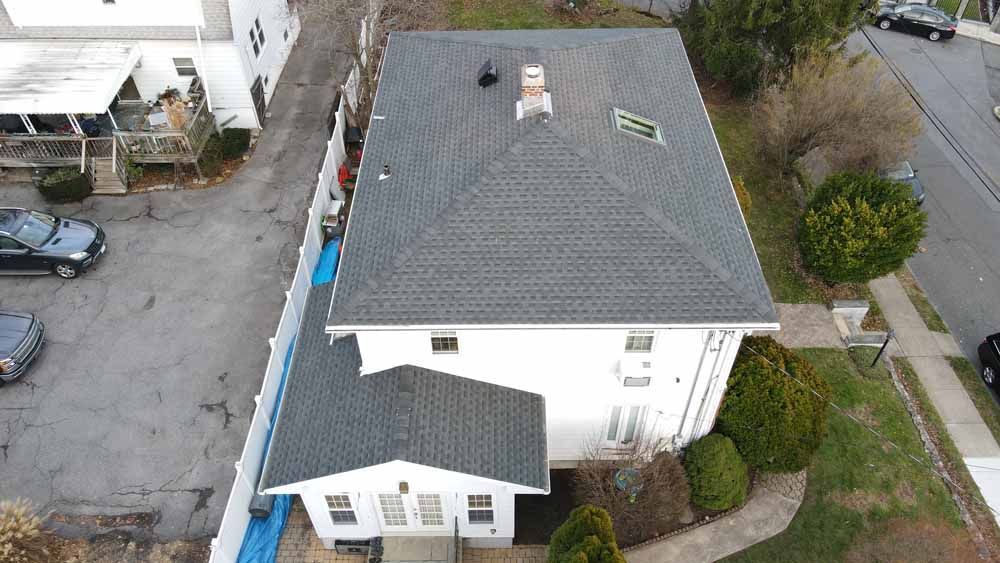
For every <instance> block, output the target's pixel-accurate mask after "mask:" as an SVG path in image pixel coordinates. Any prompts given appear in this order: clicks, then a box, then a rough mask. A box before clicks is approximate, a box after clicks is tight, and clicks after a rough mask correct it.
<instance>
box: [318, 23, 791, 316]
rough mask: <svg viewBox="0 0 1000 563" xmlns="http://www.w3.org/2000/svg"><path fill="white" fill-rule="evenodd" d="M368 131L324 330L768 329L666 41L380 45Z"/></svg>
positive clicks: (696, 101)
mask: <svg viewBox="0 0 1000 563" xmlns="http://www.w3.org/2000/svg"><path fill="white" fill-rule="evenodd" d="M486 60H491V61H492V62H493V63H494V64H495V65H496V67H497V71H498V76H499V82H498V83H497V84H495V85H492V86H488V87H485V88H480V87H479V86H478V85H477V84H476V71H477V70H478V69H479V68H480V66H481V65H482V64H483V63H484V62H485V61H486ZM529 63H538V64H541V65H543V66H544V69H545V81H546V89H547V90H548V91H549V93H550V95H551V100H552V114H551V115H550V116H535V117H529V118H526V119H523V120H518V119H517V118H516V115H515V104H514V102H515V101H516V100H518V98H519V91H520V90H519V88H520V68H521V66H522V65H524V64H529ZM615 108H617V109H621V110H624V111H627V112H629V113H632V114H635V115H638V116H641V117H643V118H645V119H648V120H651V121H655V122H657V123H658V124H659V125H660V127H661V130H662V137H663V144H659V143H655V142H651V141H649V140H647V139H643V138H640V137H638V136H636V135H633V134H629V133H626V132H622V131H619V130H617V129H616V128H615V126H614V119H613V117H612V114H613V111H614V109H615ZM373 114H374V115H375V119H373V121H372V125H371V128H370V130H369V132H368V138H367V140H366V144H365V154H364V165H363V166H362V169H361V172H360V177H359V181H358V184H357V185H358V189H357V194H356V195H355V199H354V203H353V209H352V214H351V221H350V223H349V229H348V233H347V238H346V246H345V253H344V258H343V263H342V265H341V268H340V272H339V274H338V280H337V285H336V291H335V294H334V296H333V299H332V302H331V306H330V314H329V319H328V322H327V324H328V328H329V329H331V330H333V329H346V330H350V329H352V328H364V327H371V326H461V325H497V324H499V325H524V324H631V325H636V324H653V325H655V324H664V325H675V324H737V325H738V324H750V325H755V324H770V323H775V322H776V321H777V316H776V314H775V312H774V306H773V304H772V302H771V297H770V293H769V291H768V288H767V285H766V284H765V282H764V278H763V275H762V273H761V270H760V265H759V263H758V261H757V258H756V255H755V253H754V249H753V246H752V243H751V241H750V236H749V233H748V231H747V229H746V225H745V223H744V221H743V218H742V216H741V213H740V210H739V205H738V203H737V201H736V198H735V194H734V192H733V188H732V185H731V183H730V180H729V176H728V173H727V171H726V168H725V164H724V162H723V160H722V156H721V153H720V152H719V149H718V145H717V143H716V140H715V137H714V134H713V131H712V127H711V124H710V122H709V121H708V117H707V115H706V113H705V110H704V106H703V104H702V101H701V98H700V95H699V93H698V90H697V86H696V84H695V82H694V79H693V75H692V73H691V69H690V66H689V64H688V61H687V57H686V54H685V52H684V48H683V45H682V44H681V41H680V38H679V35H678V34H677V32H676V31H675V30H672V29H653V30H640V29H619V30H566V31H555V30H546V31H537V32H536V31H504V32H438V33H394V34H393V35H392V36H391V38H390V40H389V45H388V48H387V50H386V54H385V60H384V63H383V74H382V77H381V80H380V83H379V90H378V95H377V98H376V103H375V108H374V112H373ZM385 166H388V167H389V169H390V175H389V176H388V178H385V179H379V176H380V175H381V174H382V173H383V171H384V167H385Z"/></svg>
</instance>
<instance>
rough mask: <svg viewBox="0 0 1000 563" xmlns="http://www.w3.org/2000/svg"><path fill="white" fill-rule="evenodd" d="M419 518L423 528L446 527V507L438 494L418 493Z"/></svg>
mask: <svg viewBox="0 0 1000 563" xmlns="http://www.w3.org/2000/svg"><path fill="white" fill-rule="evenodd" d="M416 496H417V518H418V521H419V525H420V526H421V527H423V528H442V527H444V506H443V505H442V503H441V495H439V494H437V493H417V495H416Z"/></svg>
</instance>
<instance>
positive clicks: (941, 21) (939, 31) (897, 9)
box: [875, 4, 958, 41]
mask: <svg viewBox="0 0 1000 563" xmlns="http://www.w3.org/2000/svg"><path fill="white" fill-rule="evenodd" d="M875 25H877V26H878V27H879V29H897V30H900V31H906V32H909V33H913V34H914V35H923V36H924V37H926V38H927V39H929V40H931V41H938V40H940V39H951V38H952V37H954V36H955V30H956V29H958V19H957V18H955V17H954V16H950V15H948V14H946V13H944V12H942V11H941V10H938V9H937V8H932V7H930V6H921V5H919V4H895V5H893V4H886V5H882V6H880V7H879V10H878V13H877V14H876V15H875Z"/></svg>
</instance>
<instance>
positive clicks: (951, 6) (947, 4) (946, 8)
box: [935, 0, 979, 16]
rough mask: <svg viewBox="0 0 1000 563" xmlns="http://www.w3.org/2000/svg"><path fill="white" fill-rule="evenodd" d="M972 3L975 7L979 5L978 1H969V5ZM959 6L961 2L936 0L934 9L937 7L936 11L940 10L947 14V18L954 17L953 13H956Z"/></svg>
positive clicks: (959, 0)
mask: <svg viewBox="0 0 1000 563" xmlns="http://www.w3.org/2000/svg"><path fill="white" fill-rule="evenodd" d="M973 3H975V4H976V5H977V6H978V5H979V4H978V0H970V1H969V4H973ZM961 4H962V0H938V2H937V4H936V5H935V7H937V9H939V10H941V11H942V12H944V13H946V14H948V15H949V16H954V15H955V13H956V12H958V7H959V5H961Z"/></svg>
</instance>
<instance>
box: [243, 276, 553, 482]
mask: <svg viewBox="0 0 1000 563" xmlns="http://www.w3.org/2000/svg"><path fill="white" fill-rule="evenodd" d="M332 290H333V284H332V283H331V284H324V285H319V286H316V287H313V288H312V289H310V291H309V295H308V297H307V299H306V304H305V309H304V312H303V318H302V324H301V325H300V327H299V333H298V336H297V337H296V342H295V351H294V352H293V353H292V360H291V366H290V368H289V372H288V377H287V382H286V384H285V390H284V393H283V396H282V399H281V405H282V407H281V410H280V411H279V414H278V420H277V423H276V424H275V427H274V432H273V435H272V438H271V445H270V447H269V449H268V453H267V460H266V462H265V465H264V471H263V474H262V476H261V483H260V488H261V490H266V489H269V488H274V487H280V486H283V485H289V484H293V483H299V482H302V481H308V480H311V479H317V478H320V477H326V476H329V475H336V474H338V473H344V472H347V471H352V470H355V469H362V468H365V467H371V466H374V465H379V464H382V463H387V462H390V461H394V460H401V461H408V462H411V463H417V464H420V465H426V466H429V467H435V468H438V469H444V470H447V471H454V472H458V473H465V474H467V475H474V476H477V477H484V478H487V479H492V480H495V481H502V482H505V483H514V484H517V485H524V486H526V487H532V488H536V489H543V490H547V489H548V483H549V480H548V456H547V449H546V433H545V400H544V399H543V398H542V397H541V396H540V395H537V394H535V393H528V392H526V391H519V390H516V389H511V388H508V387H502V386H499V385H492V384H489V383H483V382H481V381H475V380H472V379H467V378H464V377H458V376H455V375H450V374H447V373H441V372H437V371H432V370H428V369H423V368H419V367H415V366H401V367H398V368H393V369H390V370H387V371H384V372H380V373H375V374H370V375H365V376H364V377H361V376H359V375H358V370H359V368H360V367H361V356H360V354H359V353H358V346H357V340H356V339H355V338H354V337H353V336H350V337H346V338H341V339H338V340H335V341H334V342H333V343H330V337H329V335H327V334H326V333H325V332H324V331H323V324H324V321H325V320H326V311H327V308H326V305H327V303H329V300H330V295H331V292H332Z"/></svg>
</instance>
